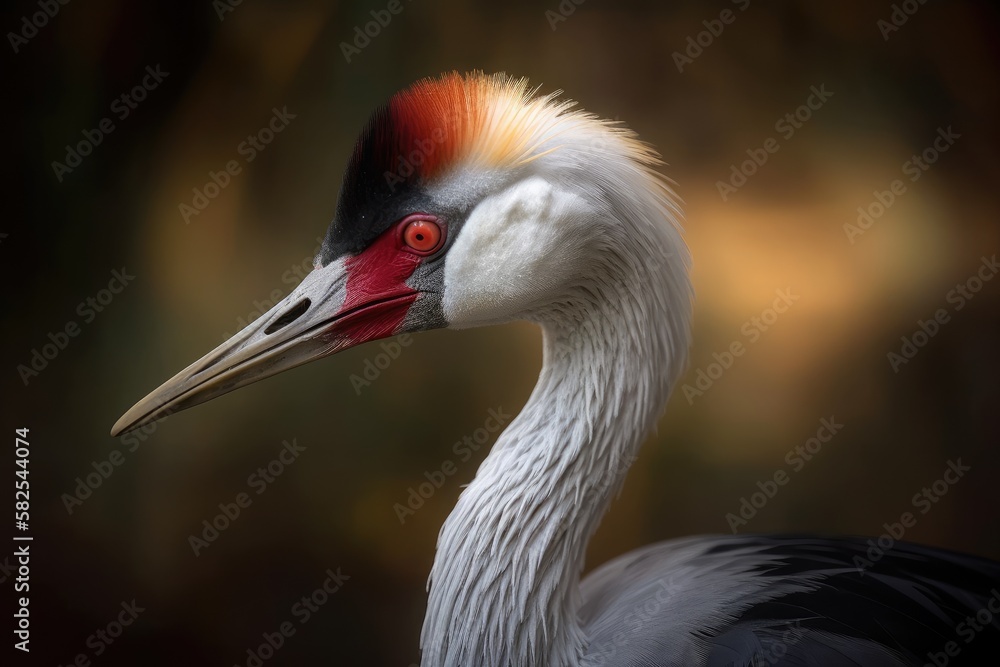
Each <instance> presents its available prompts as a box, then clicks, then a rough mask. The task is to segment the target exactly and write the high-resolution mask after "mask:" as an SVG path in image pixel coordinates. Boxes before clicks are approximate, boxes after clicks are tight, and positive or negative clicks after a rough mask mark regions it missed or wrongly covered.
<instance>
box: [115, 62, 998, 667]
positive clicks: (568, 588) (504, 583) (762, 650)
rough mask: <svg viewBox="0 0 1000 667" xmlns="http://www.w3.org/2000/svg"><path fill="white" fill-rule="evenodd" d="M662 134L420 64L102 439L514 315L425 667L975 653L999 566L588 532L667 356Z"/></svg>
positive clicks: (988, 621) (640, 433) (439, 564)
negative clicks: (270, 292)
mask: <svg viewBox="0 0 1000 667" xmlns="http://www.w3.org/2000/svg"><path fill="white" fill-rule="evenodd" d="M658 160H659V158H658V155H657V153H656V152H655V151H654V150H653V149H652V148H650V147H649V146H648V145H646V144H644V143H642V142H640V141H639V140H638V139H637V137H636V136H635V135H634V134H633V133H632V132H631V131H629V130H627V129H625V128H623V127H621V126H619V125H618V124H615V123H610V122H607V121H603V120H600V119H599V118H597V117H595V116H593V115H591V114H588V113H585V112H583V111H580V110H578V109H576V108H575V107H574V105H573V104H572V103H570V102H567V101H560V100H559V98H558V96H557V95H556V94H554V95H548V96H544V95H539V94H538V93H537V91H536V90H532V89H531V88H529V87H528V84H527V83H526V81H524V80H518V79H514V78H510V77H508V76H506V75H501V74H497V75H485V74H483V73H481V72H473V73H469V74H459V73H450V74H445V75H442V76H441V77H438V78H432V79H425V80H422V81H419V82H417V83H415V84H413V85H412V86H411V87H410V88H407V89H405V90H403V91H401V92H399V93H397V94H396V95H394V96H393V97H392V98H391V99H390V100H389V101H388V102H387V103H386V104H385V105H383V106H380V107H379V108H377V109H376V110H375V111H374V112H373V114H372V116H371V118H370V120H369V121H368V123H367V124H366V126H365V127H364V129H363V131H362V133H361V136H360V138H359V140H358V142H357V144H356V146H355V149H354V151H353V154H352V155H351V157H350V159H349V161H348V165H347V169H346V172H345V175H344V179H343V183H342V186H341V189H340V193H339V197H338V202H337V207H336V212H335V216H334V219H333V221H332V223H331V224H330V226H329V229H328V231H327V234H326V236H325V238H324V241H323V244H322V246H321V250H320V252H319V254H318V256H317V257H316V259H315V265H314V269H313V270H312V271H311V272H310V273H309V274H308V275H307V276H306V277H305V279H304V280H303V281H302V282H301V284H299V285H298V286H297V287H296V288H295V289H294V291H293V292H292V293H291V294H289V295H288V296H287V297H286V298H285V299H284V300H282V301H281V302H280V303H278V304H277V305H276V306H275V307H274V308H273V309H272V310H271V311H269V312H268V313H267V314H265V315H264V316H262V317H260V318H259V319H258V320H256V321H255V322H253V323H251V324H250V325H249V326H247V327H246V328H245V329H244V330H242V331H241V332H239V333H238V334H236V335H235V336H233V337H232V338H231V339H230V340H229V341H227V342H226V343H224V344H222V345H220V346H219V347H218V348H216V349H215V350H213V351H212V352H210V353H209V354H207V355H206V356H205V357H203V358H202V359H200V360H199V361H196V362H195V363H194V364H192V365H190V366H189V367H187V368H185V369H184V370H183V371H181V372H180V373H178V374H177V375H176V376H174V377H173V378H171V379H170V380H168V381H167V382H166V383H164V384H163V385H162V386H161V387H159V388H158V389H156V390H155V391H153V392H152V393H150V394H149V395H148V396H146V397H145V398H144V399H142V400H141V401H139V402H138V403H137V404H136V405H135V406H134V407H132V408H131V409H130V410H129V411H128V412H127V413H125V415H124V416H122V417H121V419H120V420H119V421H118V422H117V423H116V424H115V426H114V428H113V430H112V434H113V435H116V434H118V433H121V432H123V431H126V430H129V429H133V428H136V427H138V426H141V425H143V424H146V423H148V422H151V421H153V420H156V419H158V418H161V417H163V416H165V415H167V414H171V413H173V412H176V411H178V410H182V409H185V408H188V407H191V406H193V405H196V404H199V403H202V402H204V401H206V400H209V399H211V398H214V397H216V396H219V395H221V394H224V393H226V392H229V391H232V390H234V389H237V388H239V387H242V386H244V385H247V384H249V383H251V382H256V381H257V380H261V379H263V378H266V377H268V376H271V375H274V374H276V373H280V372H282V371H285V370H287V369H290V368H293V367H295V366H298V365H300V364H304V363H306V362H308V361H310V360H313V359H318V358H320V357H324V356H327V355H330V354H334V353H336V352H339V351H341V350H344V349H347V348H349V347H352V346H355V345H360V344H362V343H365V342H368V341H373V340H377V339H381V338H385V337H388V336H394V335H397V334H403V333H412V332H418V331H425V330H429V329H435V328H443V327H448V328H452V329H465V328H471V327H481V326H489V325H493V324H498V323H504V322H510V321H515V320H522V321H523V320H526V321H530V322H533V323H535V324H537V325H538V326H539V327H540V328H541V331H542V340H543V347H544V356H543V365H542V370H541V373H540V376H539V378H538V382H537V385H536V386H535V389H534V391H533V392H532V394H531V396H530V398H529V400H528V402H527V404H526V405H525V406H524V408H523V410H522V411H521V413H520V414H519V415H518V416H517V417H516V418H515V419H514V420H513V421H512V422H511V423H510V425H509V427H508V428H507V429H506V430H505V431H504V432H503V433H502V434H501V435H500V436H499V437H498V439H497V441H496V443H495V444H494V446H493V447H492V450H491V451H490V453H489V454H488V456H487V457H486V458H485V460H484V461H483V463H482V465H481V466H480V468H479V469H478V471H477V472H476V475H475V478H474V479H473V480H472V481H471V483H470V484H468V486H467V487H466V488H465V490H464V491H463V492H462V494H461V496H460V497H459V499H458V501H457V504H456V506H455V508H454V510H453V511H452V512H451V514H450V515H449V516H448V518H447V520H446V521H445V523H444V525H443V527H442V529H441V532H440V535H439V538H438V543H437V551H436V555H435V559H434V565H433V568H432V571H431V575H430V580H429V584H428V590H429V593H428V604H427V613H426V617H425V620H424V625H423V630H422V632H421V637H420V645H421V651H422V661H423V662H422V664H423V665H424V666H425V667H460V666H461V667H468V666H470V665H473V666H478V665H482V666H489V667H506V666H512V667H513V666H517V667H525V666H539V667H576V666H579V665H587V666H596V665H609V666H610V665H648V666H666V665H671V666H678V667H693V666H701V665H711V666H723V665H734V666H748V667H749V666H751V665H753V666H757V665H823V666H826V665H833V666H837V665H865V666H869V665H876V666H896V665H921V664H925V663H927V664H934V665H939V666H940V665H944V664H949V665H955V664H974V665H980V664H987V663H986V662H984V661H985V660H986V658H984V657H983V656H990V657H993V656H994V655H995V653H996V652H997V649H998V648H1000V592H998V590H1000V563H997V562H992V561H988V560H985V559H980V558H977V557H974V556H969V555H963V554H958V553H953V552H949V551H944V550H938V549H932V548H928V547H923V546H918V545H914V544H908V543H898V544H896V545H895V546H894V547H893V548H892V549H891V550H889V551H888V552H886V553H885V554H884V556H883V557H882V558H880V559H878V561H877V562H874V563H872V564H871V566H870V567H864V568H859V567H858V566H857V562H858V558H859V557H861V558H863V557H864V555H865V553H866V549H868V545H867V544H866V543H865V542H864V541H863V540H862V539H861V538H848V537H843V538H823V537H814V536H778V535H773V536H743V535H724V536H705V537H692V538H683V539H676V540H671V541H667V542H663V543H658V544H654V545H651V546H647V547H645V548H642V549H639V550H637V551H633V552H631V553H627V554H625V555H623V556H620V557H618V558H616V559H615V560H613V561H611V562H609V563H607V564H605V565H603V566H601V567H599V568H598V569H596V570H595V571H594V572H592V573H591V574H590V575H588V576H587V577H586V579H585V580H583V581H582V582H581V577H580V575H581V572H582V570H583V566H584V555H585V548H586V545H587V543H588V540H589V539H590V537H591V536H592V535H593V533H594V531H595V530H596V528H597V525H598V523H599V521H600V519H601V517H602V516H603V515H604V513H605V512H606V510H607V509H608V506H609V503H610V502H611V500H612V499H613V497H614V496H615V495H616V493H617V492H618V491H619V489H620V488H621V486H622V483H623V479H624V476H625V473H626V471H627V469H628V466H629V465H630V463H631V462H632V461H633V460H634V459H635V456H636V453H637V451H638V448H639V446H640V445H641V443H642V441H643V440H644V438H645V436H646V435H647V434H648V433H649V432H650V430H651V429H652V428H653V426H654V424H655V422H656V421H657V419H658V417H659V416H660V414H661V413H662V411H663V409H664V406H665V403H666V401H667V398H668V396H669V395H670V391H671V388H672V387H673V386H674V385H675V383H676V381H677V380H678V377H679V376H680V374H681V372H682V371H683V369H684V366H685V358H686V354H687V350H688V346H689V338H690V325H691V303H692V289H691V284H690V280H689V277H688V265H689V255H688V251H687V248H686V245H685V243H684V241H683V238H682V233H681V229H680V226H679V224H678V219H679V216H680V211H679V207H678V204H677V203H676V199H675V197H674V196H673V194H672V191H671V190H670V188H669V186H668V185H667V184H666V183H665V181H664V179H663V178H662V177H661V176H659V175H658V174H657V172H656V167H657V165H658V164H659V162H658Z"/></svg>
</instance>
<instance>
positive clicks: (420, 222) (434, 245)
mask: <svg viewBox="0 0 1000 667" xmlns="http://www.w3.org/2000/svg"><path fill="white" fill-rule="evenodd" d="M442 240H444V234H443V233H442V231H441V225H439V224H438V223H436V222H435V221H433V220H428V219H426V218H417V219H416V220H412V221H410V222H407V223H404V227H403V243H405V244H406V245H407V246H408V247H409V248H410V249H411V250H413V251H415V252H417V253H418V254H421V255H429V254H431V253H432V252H434V251H435V250H437V249H438V248H440V247H441V242H442Z"/></svg>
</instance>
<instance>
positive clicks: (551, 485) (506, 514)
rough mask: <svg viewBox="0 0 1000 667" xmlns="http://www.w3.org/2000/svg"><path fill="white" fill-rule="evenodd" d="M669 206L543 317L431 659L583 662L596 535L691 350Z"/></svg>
mask: <svg viewBox="0 0 1000 667" xmlns="http://www.w3.org/2000/svg"><path fill="white" fill-rule="evenodd" d="M629 206H631V211H633V212H634V210H635V204H634V203H632V204H629ZM658 213H659V216H660V217H658V220H657V219H656V217H655V216H641V217H642V218H644V220H641V221H640V224H639V225H638V226H636V223H635V222H631V223H630V224H628V225H627V227H631V229H625V230H623V232H624V233H623V234H622V237H621V238H619V239H617V243H616V245H615V246H614V247H613V249H608V248H606V249H605V251H604V252H603V253H602V258H601V259H599V260H597V261H598V262H599V263H600V267H599V268H598V269H597V270H596V271H595V272H594V274H592V275H591V276H589V277H588V278H589V279H588V281H587V283H586V285H580V286H578V287H576V288H573V289H571V290H570V293H571V294H572V296H570V297H569V298H566V299H562V300H560V301H559V302H558V303H553V304H550V306H549V307H548V308H546V309H545V312H544V314H543V315H540V316H536V317H535V319H537V320H538V323H539V324H540V325H541V326H542V330H543V338H544V361H543V367H542V371H541V375H540V377H539V380H538V384H537V385H536V387H535V390H534V392H533V393H532V395H531V398H530V399H529V400H528V403H527V405H526V406H525V408H524V410H523V411H522V412H521V414H520V415H519V416H518V417H517V418H516V419H515V420H514V422H512V424H511V425H510V427H509V428H508V429H507V430H506V431H505V432H504V433H503V434H502V436H501V437H500V438H499V439H498V440H497V443H496V444H495V445H494V447H493V450H492V451H491V453H490V454H489V456H488V457H487V458H486V460H485V461H484V462H483V464H482V466H481V467H480V469H479V471H478V473H477V475H476V477H475V479H474V480H473V481H472V483H471V484H470V485H469V486H468V488H467V489H466V490H465V491H464V492H463V493H462V495H461V497H460V498H459V500H458V503H457V505H456V507H455V509H454V511H453V512H452V513H451V515H450V516H449V517H448V519H447V521H446V522H445V524H444V526H443V528H442V530H441V534H440V537H439V541H438V551H437V556H436V558H435V561H434V567H433V571H432V573H431V580H432V584H431V585H430V598H429V602H428V611H427V617H426V619H425V621H424V628H423V632H422V636H421V646H422V648H423V665H424V666H425V667H439V666H441V667H444V666H447V667H459V666H463V667H464V666H468V665H490V666H497V667H506V666H512V667H513V666H517V667H521V666H524V667H527V666H535V665H537V666H542V665H544V666H547V667H568V666H571V665H577V664H579V662H580V660H581V657H582V655H583V652H584V649H585V643H586V638H585V637H584V635H583V632H582V630H581V628H580V625H579V622H578V620H577V610H578V607H579V579H580V573H581V571H582V568H583V565H584V554H585V549H586V546H587V542H588V540H589V539H590V536H591V535H592V534H593V532H594V531H595V530H596V528H597V525H598V523H599V522H600V519H601V517H602V516H603V514H604V513H605V511H606V510H607V507H608V505H609V503H610V500H611V499H612V497H613V496H614V495H616V494H617V492H618V490H619V489H620V487H621V484H622V481H623V479H624V476H625V473H626V472H627V469H628V466H629V465H630V464H631V462H632V461H633V460H634V458H635V455H636V453H637V450H638V447H639V445H640V444H641V443H642V440H643V439H644V437H645V436H646V434H647V433H648V432H649V431H650V430H651V428H652V427H653V426H654V425H655V422H656V419H657V417H658V416H659V414H660V412H661V411H662V409H663V406H664V404H665V402H666V399H667V397H668V395H669V391H670V387H671V385H672V384H673V381H674V380H675V379H676V377H677V376H678V374H679V371H680V370H681V366H682V365H683V363H684V359H685V354H686V350H687V341H688V324H689V318H690V305H689V304H690V296H689V286H688V282H687V278H686V269H687V256H686V251H685V250H684V248H683V244H682V243H681V242H680V240H679V233H678V232H677V230H676V229H673V228H671V229H669V230H664V229H663V222H662V221H663V217H662V215H663V213H662V210H658ZM627 217H631V216H627ZM651 218H653V219H652V220H651V221H650V219H651ZM633 219H634V218H633ZM647 221H650V222H647ZM657 222H658V223H659V224H658V225H657V224H655V223H657Z"/></svg>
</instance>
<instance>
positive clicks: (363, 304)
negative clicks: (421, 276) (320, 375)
mask: <svg viewBox="0 0 1000 667" xmlns="http://www.w3.org/2000/svg"><path fill="white" fill-rule="evenodd" d="M423 260H424V258H423V257H421V256H419V255H416V254H414V253H412V252H408V251H407V250H405V249H403V248H402V247H401V243H400V233H399V225H393V226H392V227H391V228H389V229H388V230H386V231H385V232H384V233H383V234H382V235H381V236H379V237H378V238H377V239H375V242H374V243H372V244H371V245H370V246H368V247H367V248H365V250H363V251H362V252H361V253H360V254H358V255H355V256H353V257H350V258H348V259H347V260H346V261H345V262H344V270H345V271H346V272H347V287H346V291H347V295H346V296H345V298H344V305H343V306H341V308H340V311H339V312H338V315H343V318H342V319H338V320H337V322H336V324H334V326H333V328H332V329H331V333H335V334H337V335H338V336H345V337H347V338H348V339H349V340H350V342H351V344H352V345H357V344H360V343H364V342H366V341H370V340H376V339H379V338H386V337H388V336H391V335H393V334H394V333H396V330H397V329H398V328H399V325H400V324H402V323H403V320H404V318H405V317H406V313H407V311H409V309H410V306H412V305H413V302H414V301H416V300H417V294H418V293H417V291H416V290H414V289H413V288H412V287H410V286H409V285H407V284H406V281H407V280H408V279H409V278H410V276H412V275H413V272H414V271H416V269H417V267H418V266H420V263H421V262H422V261H423ZM348 313H349V314H348Z"/></svg>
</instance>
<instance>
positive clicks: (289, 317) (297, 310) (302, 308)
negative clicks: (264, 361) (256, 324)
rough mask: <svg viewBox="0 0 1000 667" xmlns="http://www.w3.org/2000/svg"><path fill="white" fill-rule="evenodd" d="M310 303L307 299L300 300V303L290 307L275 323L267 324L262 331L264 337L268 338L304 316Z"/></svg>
mask: <svg viewBox="0 0 1000 667" xmlns="http://www.w3.org/2000/svg"><path fill="white" fill-rule="evenodd" d="M311 303H312V302H311V301H310V300H309V299H302V301H299V302H298V303H297V304H295V305H294V306H292V308H291V310H289V311H288V312H287V313H285V314H284V315H282V316H281V317H279V318H278V319H276V320H275V321H273V322H271V324H269V325H268V326H267V328H266V329H264V335H265V336H269V335H271V334H273V333H274V332H275V331H278V330H280V329H284V328H285V327H287V326H288V325H289V324H291V323H292V322H294V321H295V320H297V319H299V318H300V317H302V316H303V315H305V312H306V311H307V310H309V304H311Z"/></svg>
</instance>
